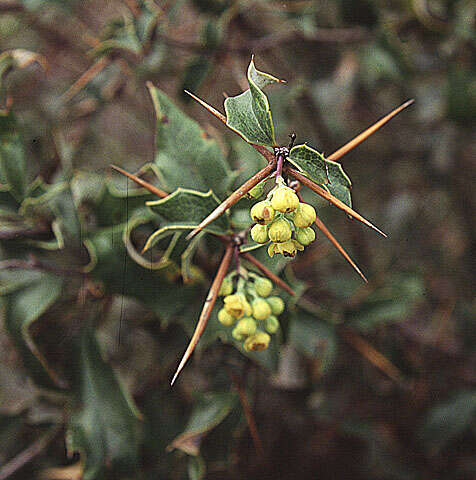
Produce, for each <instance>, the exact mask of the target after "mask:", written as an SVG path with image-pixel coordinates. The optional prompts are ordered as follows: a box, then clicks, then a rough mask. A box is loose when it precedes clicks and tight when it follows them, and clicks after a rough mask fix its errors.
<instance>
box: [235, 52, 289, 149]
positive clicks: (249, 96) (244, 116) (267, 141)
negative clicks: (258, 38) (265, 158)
mask: <svg viewBox="0 0 476 480" xmlns="http://www.w3.org/2000/svg"><path fill="white" fill-rule="evenodd" d="M281 82H284V80H279V79H278V78H276V77H273V76H272V75H269V74H267V73H263V72H260V71H259V70H256V67H255V64H254V59H253V58H252V59H251V62H250V65H249V67H248V83H249V86H250V88H249V90H246V91H245V92H243V93H241V94H240V95H237V96H236V97H228V98H227V99H226V100H225V112H226V119H227V122H226V124H227V126H228V127H230V128H231V129H232V130H234V131H236V132H237V133H238V134H240V135H241V136H242V137H243V138H244V139H245V140H246V141H247V142H248V143H255V144H258V145H268V146H275V145H276V138H275V136H274V126H273V119H272V117H271V110H270V107H269V101H268V98H267V97H266V95H265V94H264V93H263V92H262V90H261V89H262V88H263V87H265V86H267V85H270V84H273V83H281Z"/></svg>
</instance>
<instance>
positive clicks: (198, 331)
mask: <svg viewBox="0 0 476 480" xmlns="http://www.w3.org/2000/svg"><path fill="white" fill-rule="evenodd" d="M232 254H233V246H232V245H227V247H226V250H225V255H224V256H223V259H222V261H221V263H220V266H219V267H218V272H217V274H216V276H215V279H214V280H213V283H212V286H211V287H210V291H209V292H208V295H207V299H206V300H205V304H204V305H203V309H202V313H201V314H200V318H199V319H198V322H197V326H196V327H195V331H194V332H193V335H192V338H191V340H190V343H189V344H188V347H187V349H186V350H185V353H184V354H183V357H182V360H181V361H180V364H179V366H178V368H177V371H176V372H175V375H174V376H173V378H172V382H171V383H170V384H171V385H173V384H174V383H175V380H176V379H177V377H178V375H179V373H180V372H181V371H182V369H183V367H184V366H185V364H186V363H187V360H188V359H189V358H190V355H192V352H193V351H194V349H195V347H196V345H197V343H198V340H200V337H201V336H202V333H203V331H204V330H205V327H206V325H207V322H208V319H209V318H210V314H211V313H212V310H213V306H214V305H215V302H216V299H217V297H218V292H219V291H220V287H221V284H222V282H223V279H224V278H225V275H226V272H227V271H228V267H229V266H230V261H231V257H232Z"/></svg>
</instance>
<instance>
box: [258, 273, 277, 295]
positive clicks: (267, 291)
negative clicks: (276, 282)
mask: <svg viewBox="0 0 476 480" xmlns="http://www.w3.org/2000/svg"><path fill="white" fill-rule="evenodd" d="M255 290H256V293H257V294H258V295H259V296H260V297H268V296H269V295H271V292H272V291H273V282H271V280H268V279H267V278H262V277H259V278H257V279H256V280H255Z"/></svg>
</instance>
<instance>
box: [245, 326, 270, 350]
mask: <svg viewBox="0 0 476 480" xmlns="http://www.w3.org/2000/svg"><path fill="white" fill-rule="evenodd" d="M270 340H271V337H270V336H269V335H268V334H267V333H265V332H261V331H259V330H258V331H257V332H256V333H255V334H254V335H251V336H250V337H248V338H247V339H246V340H245V343H244V344H243V348H244V349H245V350H246V351H247V352H251V351H253V352H259V351H261V350H266V349H267V348H268V345H269V342H270Z"/></svg>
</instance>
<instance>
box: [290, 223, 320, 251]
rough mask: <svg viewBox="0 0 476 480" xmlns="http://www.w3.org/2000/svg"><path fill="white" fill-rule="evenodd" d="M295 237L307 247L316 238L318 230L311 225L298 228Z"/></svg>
mask: <svg viewBox="0 0 476 480" xmlns="http://www.w3.org/2000/svg"><path fill="white" fill-rule="evenodd" d="M294 237H295V238H296V240H297V241H298V242H299V243H300V244H301V245H304V246H305V247H307V246H308V245H309V244H310V243H312V242H313V241H314V240H315V239H316V232H315V231H314V230H313V229H312V228H311V227H307V228H297V229H296V232H295V234H294Z"/></svg>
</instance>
